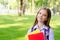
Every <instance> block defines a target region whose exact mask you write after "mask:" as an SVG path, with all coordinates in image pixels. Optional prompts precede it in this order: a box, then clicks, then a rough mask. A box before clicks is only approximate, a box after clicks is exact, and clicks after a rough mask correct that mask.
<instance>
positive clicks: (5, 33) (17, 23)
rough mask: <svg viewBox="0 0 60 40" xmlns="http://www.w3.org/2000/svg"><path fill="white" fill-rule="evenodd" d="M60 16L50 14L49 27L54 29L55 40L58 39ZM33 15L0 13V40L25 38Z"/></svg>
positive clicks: (33, 17) (32, 21)
mask: <svg viewBox="0 0 60 40" xmlns="http://www.w3.org/2000/svg"><path fill="white" fill-rule="evenodd" d="M59 17H60V16H52V18H51V22H50V25H51V28H52V29H53V30H54V36H55V40H59V37H60V36H59V34H60V32H59V31H60V18H59ZM34 19H35V16H33V15H31V16H29V15H28V16H21V17H19V16H11V15H0V40H25V39H24V36H25V35H26V33H27V31H28V29H29V28H30V27H32V25H33V23H34Z"/></svg>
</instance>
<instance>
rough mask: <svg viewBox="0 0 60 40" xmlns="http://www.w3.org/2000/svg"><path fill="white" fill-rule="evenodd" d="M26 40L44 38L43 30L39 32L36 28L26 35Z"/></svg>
mask: <svg viewBox="0 0 60 40" xmlns="http://www.w3.org/2000/svg"><path fill="white" fill-rule="evenodd" d="M26 40H44V35H43V32H40V30H39V29H36V30H35V31H33V32H31V33H30V34H27V35H26Z"/></svg>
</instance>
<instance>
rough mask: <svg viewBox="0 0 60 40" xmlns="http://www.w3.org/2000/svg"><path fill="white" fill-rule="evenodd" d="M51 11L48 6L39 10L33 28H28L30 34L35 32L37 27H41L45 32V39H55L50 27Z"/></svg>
mask: <svg viewBox="0 0 60 40" xmlns="http://www.w3.org/2000/svg"><path fill="white" fill-rule="evenodd" d="M50 19H51V11H50V9H48V8H41V9H39V11H38V12H37V15H36V19H35V22H34V25H33V27H32V28H31V29H29V30H28V34H29V33H31V32H33V31H34V30H36V29H39V30H40V31H41V32H43V33H44V36H45V37H44V39H45V40H54V33H53V30H52V28H51V27H50V25H49V23H50Z"/></svg>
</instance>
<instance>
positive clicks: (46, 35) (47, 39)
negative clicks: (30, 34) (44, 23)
mask: <svg viewBox="0 0 60 40" xmlns="http://www.w3.org/2000/svg"><path fill="white" fill-rule="evenodd" d="M49 30H50V28H48V30H46V29H44V35H45V40H49ZM46 32H47V33H46Z"/></svg>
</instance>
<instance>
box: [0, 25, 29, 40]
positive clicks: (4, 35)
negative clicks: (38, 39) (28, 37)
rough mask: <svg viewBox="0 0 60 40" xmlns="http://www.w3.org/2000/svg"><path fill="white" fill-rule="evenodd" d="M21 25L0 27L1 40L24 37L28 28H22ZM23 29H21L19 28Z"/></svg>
mask: <svg viewBox="0 0 60 40" xmlns="http://www.w3.org/2000/svg"><path fill="white" fill-rule="evenodd" d="M21 28H23V27H20V26H11V27H10V28H0V40H12V39H16V38H19V37H23V36H24V35H25V34H26V32H27V30H28V28H25V27H24V28H25V29H24V30H22V29H21ZM18 29H21V30H18Z"/></svg>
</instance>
